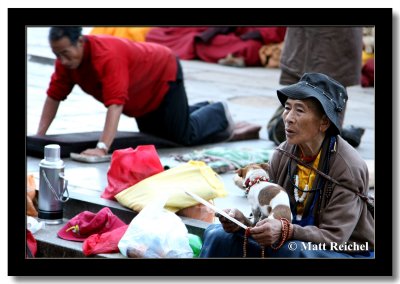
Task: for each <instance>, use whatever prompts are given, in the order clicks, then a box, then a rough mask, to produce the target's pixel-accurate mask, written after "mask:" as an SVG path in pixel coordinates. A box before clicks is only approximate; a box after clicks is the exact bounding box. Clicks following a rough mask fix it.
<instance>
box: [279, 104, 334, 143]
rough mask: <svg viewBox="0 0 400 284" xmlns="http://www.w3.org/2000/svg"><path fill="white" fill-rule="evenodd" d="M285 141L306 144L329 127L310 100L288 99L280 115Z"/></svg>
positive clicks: (326, 119) (327, 121)
mask: <svg viewBox="0 0 400 284" xmlns="http://www.w3.org/2000/svg"><path fill="white" fill-rule="evenodd" d="M282 118H283V121H284V123H285V134H286V140H287V141H288V143H290V144H298V145H301V144H307V143H310V142H312V141H314V140H315V139H316V138H317V137H318V136H319V135H321V133H322V134H323V133H324V132H325V131H326V130H327V129H328V127H329V125H330V121H329V119H328V118H327V117H326V115H325V114H324V113H321V111H320V110H319V108H318V106H317V103H316V102H314V101H313V100H311V99H305V100H296V99H290V98H288V99H287V101H286V103H285V110H284V112H283V114H282Z"/></svg>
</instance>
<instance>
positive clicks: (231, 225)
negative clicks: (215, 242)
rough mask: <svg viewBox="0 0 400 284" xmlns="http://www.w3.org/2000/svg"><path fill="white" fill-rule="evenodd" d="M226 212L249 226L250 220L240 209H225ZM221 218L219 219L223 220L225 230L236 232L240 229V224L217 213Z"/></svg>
mask: <svg viewBox="0 0 400 284" xmlns="http://www.w3.org/2000/svg"><path fill="white" fill-rule="evenodd" d="M224 211H225V212H226V213H228V215H229V216H231V217H232V218H235V219H236V220H238V221H239V222H241V223H243V224H245V225H247V226H249V224H250V221H249V220H248V219H247V218H246V217H245V216H244V215H243V213H242V212H241V211H240V210H238V209H224ZM216 216H217V217H218V218H219V221H220V222H221V225H222V227H223V228H224V230H225V232H227V233H234V232H236V231H239V230H240V228H241V227H240V226H238V225H236V224H235V223H233V222H232V221H230V220H228V219H227V218H225V217H224V216H222V215H220V214H217V215H216Z"/></svg>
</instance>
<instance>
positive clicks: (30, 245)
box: [26, 229, 37, 258]
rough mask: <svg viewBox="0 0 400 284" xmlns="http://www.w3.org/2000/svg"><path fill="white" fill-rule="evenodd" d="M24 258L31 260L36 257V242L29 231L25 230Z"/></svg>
mask: <svg viewBox="0 0 400 284" xmlns="http://www.w3.org/2000/svg"><path fill="white" fill-rule="evenodd" d="M26 244H27V248H26V250H27V251H26V257H27V258H33V257H35V256H36V253H37V242H36V239H35V237H34V236H33V235H32V233H31V231H29V230H28V229H26Z"/></svg>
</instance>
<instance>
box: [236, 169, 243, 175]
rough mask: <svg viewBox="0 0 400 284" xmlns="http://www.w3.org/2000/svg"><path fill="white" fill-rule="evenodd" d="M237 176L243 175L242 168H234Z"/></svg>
mask: <svg viewBox="0 0 400 284" xmlns="http://www.w3.org/2000/svg"><path fill="white" fill-rule="evenodd" d="M236 173H237V175H238V176H240V177H243V168H241V169H238V170H236Z"/></svg>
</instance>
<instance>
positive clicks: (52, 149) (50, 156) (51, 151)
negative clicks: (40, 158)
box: [44, 144, 60, 162]
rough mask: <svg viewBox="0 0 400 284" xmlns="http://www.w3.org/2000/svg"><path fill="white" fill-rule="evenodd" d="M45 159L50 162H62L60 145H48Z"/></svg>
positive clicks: (45, 148) (45, 150)
mask: <svg viewBox="0 0 400 284" xmlns="http://www.w3.org/2000/svg"><path fill="white" fill-rule="evenodd" d="M44 159H45V160H46V161H49V162H58V161H59V160H60V145H57V144H50V145H46V146H45V147H44Z"/></svg>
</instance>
